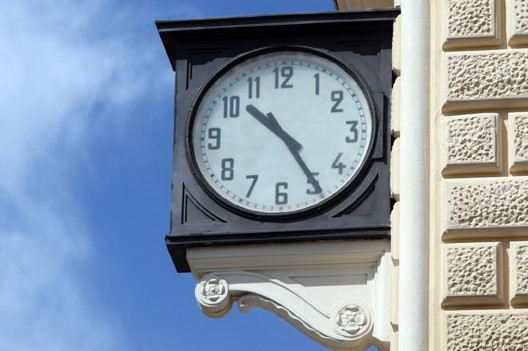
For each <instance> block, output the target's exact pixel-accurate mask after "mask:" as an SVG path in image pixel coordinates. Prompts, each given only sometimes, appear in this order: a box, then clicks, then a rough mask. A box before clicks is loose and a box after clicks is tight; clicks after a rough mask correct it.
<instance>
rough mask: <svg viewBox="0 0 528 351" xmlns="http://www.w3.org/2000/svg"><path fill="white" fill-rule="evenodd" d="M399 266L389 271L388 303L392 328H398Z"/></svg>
mask: <svg viewBox="0 0 528 351" xmlns="http://www.w3.org/2000/svg"><path fill="white" fill-rule="evenodd" d="M399 283H400V268H399V267H394V268H393V269H392V272H391V295H390V296H391V303H390V323H391V326H392V329H393V330H398V315H399V303H398V302H399V298H398V297H399V290H400V288H399V287H400V284H399Z"/></svg>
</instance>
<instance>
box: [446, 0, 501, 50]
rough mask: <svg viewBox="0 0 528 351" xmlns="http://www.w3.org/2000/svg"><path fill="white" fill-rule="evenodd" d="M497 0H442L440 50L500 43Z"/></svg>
mask: <svg viewBox="0 0 528 351" xmlns="http://www.w3.org/2000/svg"><path fill="white" fill-rule="evenodd" d="M497 1H498V0H447V1H445V2H444V3H445V6H446V9H445V17H446V18H444V26H445V27H444V33H445V42H444V49H451V48H461V47H468V48H469V47H481V46H495V45H497V44H499V42H500V35H499V28H500V26H499V20H500V8H501V7H500V6H499V4H498V2H497Z"/></svg>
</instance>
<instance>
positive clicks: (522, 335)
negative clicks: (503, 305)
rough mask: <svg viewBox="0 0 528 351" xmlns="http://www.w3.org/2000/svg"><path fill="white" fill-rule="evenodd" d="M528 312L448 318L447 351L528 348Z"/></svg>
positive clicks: (477, 312)
mask: <svg viewBox="0 0 528 351" xmlns="http://www.w3.org/2000/svg"><path fill="white" fill-rule="evenodd" d="M527 325H528V312H527V311H515V312H509V311H508V312H505V311H486V312H482V311H467V312H460V313H452V314H448V315H447V317H446V333H447V335H446V342H447V347H446V349H447V351H487V350H489V351H503V350H519V351H521V350H522V351H524V350H527V349H528V328H527V327H526V326H527Z"/></svg>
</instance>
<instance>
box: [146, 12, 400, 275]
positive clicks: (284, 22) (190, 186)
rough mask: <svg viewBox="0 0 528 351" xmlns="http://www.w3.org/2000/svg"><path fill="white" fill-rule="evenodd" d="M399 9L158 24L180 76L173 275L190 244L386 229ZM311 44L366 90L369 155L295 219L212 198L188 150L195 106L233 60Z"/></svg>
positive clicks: (359, 234)
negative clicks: (371, 122)
mask: <svg viewBox="0 0 528 351" xmlns="http://www.w3.org/2000/svg"><path fill="white" fill-rule="evenodd" d="M398 14H399V10H398V9H385V10H369V11H354V12H329V13H310V14H294V15H274V16H251V17H233V18H214V19H199V20H180V21H158V22H156V25H157V27H158V30H159V33H160V36H161V39H162V42H163V45H164V46H165V49H166V51H167V55H168V57H169V60H170V63H171V65H172V68H173V69H174V71H175V73H176V96H175V116H174V159H173V175H172V208H171V225H170V232H169V234H168V235H167V236H166V243H167V247H168V249H169V252H170V254H171V257H172V260H173V262H174V264H175V266H176V269H177V270H178V271H179V272H188V271H189V266H188V263H187V259H186V256H185V252H186V249H187V248H189V247H196V246H206V245H228V244H256V243H271V242H294V241H307V240H310V241H313V240H330V239H365V238H368V239H375V238H383V237H388V236H389V235H390V210H391V198H390V189H389V160H390V147H391V136H390V104H389V102H390V92H391V87H392V78H393V77H392V65H391V50H392V49H391V47H392V28H393V22H394V19H395V18H396V16H397V15H398ZM296 48H299V49H307V50H313V51H316V52H320V53H322V54H327V55H330V56H331V57H333V58H334V59H335V60H337V61H338V62H339V63H340V64H341V65H343V66H344V67H346V68H348V69H349V70H350V71H351V72H354V73H355V74H356V75H357V76H358V77H359V78H360V79H361V81H362V82H363V83H364V85H365V86H366V90H367V91H369V92H370V93H371V100H372V103H373V105H374V106H373V110H374V111H375V115H376V121H375V125H376V135H375V136H374V144H373V145H372V148H371V152H370V157H369V159H368V160H367V162H366V163H365V164H364V166H363V169H362V170H361V171H360V173H359V174H358V176H357V177H356V178H355V180H354V181H353V182H352V183H351V184H350V186H348V187H347V188H346V189H345V191H343V192H342V193H340V194H339V196H337V197H336V198H335V199H332V201H329V202H328V203H325V204H324V205H323V206H321V207H318V208H315V209H311V211H307V212H302V213H300V214H293V215H291V216H277V217H273V216H260V217H259V216H252V215H251V214H247V213H240V212H239V211H237V210H236V209H232V208H230V207H229V206H227V205H226V204H225V203H222V202H221V201H218V199H216V198H215V197H214V196H211V194H210V193H209V192H208V191H207V189H206V187H204V186H203V183H202V182H200V180H199V176H198V175H197V174H196V172H195V170H194V167H193V165H192V161H191V160H190V155H189V152H188V145H187V139H188V130H187V129H188V126H189V125H190V121H191V119H192V112H193V106H194V104H195V102H196V100H197V98H198V96H199V95H200V93H201V92H202V90H203V89H204V88H205V87H206V86H207V85H208V84H209V83H210V81H211V79H213V77H215V75H216V74H218V73H219V72H222V71H223V70H225V68H226V66H229V65H230V63H232V62H233V60H237V59H238V58H240V57H241V56H243V55H246V54H248V53H252V52H260V51H262V50H278V49H288V50H290V49H296Z"/></svg>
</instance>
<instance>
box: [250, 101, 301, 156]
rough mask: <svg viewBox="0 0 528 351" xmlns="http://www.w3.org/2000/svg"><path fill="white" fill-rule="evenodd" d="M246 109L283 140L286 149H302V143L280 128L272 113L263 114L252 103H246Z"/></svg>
mask: <svg viewBox="0 0 528 351" xmlns="http://www.w3.org/2000/svg"><path fill="white" fill-rule="evenodd" d="M246 111H247V112H249V114H250V115H251V116H253V117H254V118H255V119H256V120H257V121H259V122H260V123H262V124H263V125H264V126H265V127H266V128H268V129H269V130H270V131H271V132H272V133H273V134H275V135H276V136H278V137H279V138H280V139H281V140H282V141H284V143H285V144H286V145H287V146H288V149H294V150H300V149H302V145H301V144H300V143H299V142H298V141H297V140H295V139H294V138H292V136H291V135H289V134H288V133H286V132H285V131H284V129H282V127H281V126H280V124H279V122H277V119H276V118H275V116H273V114H272V113H268V114H267V115H265V114H264V113H262V112H260V110H259V109H257V108H256V107H255V106H253V105H247V106H246Z"/></svg>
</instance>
